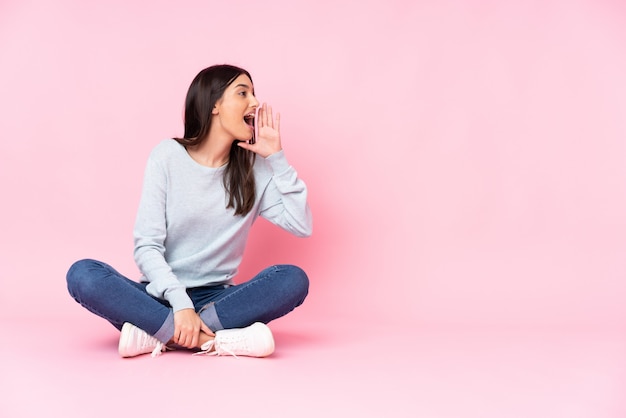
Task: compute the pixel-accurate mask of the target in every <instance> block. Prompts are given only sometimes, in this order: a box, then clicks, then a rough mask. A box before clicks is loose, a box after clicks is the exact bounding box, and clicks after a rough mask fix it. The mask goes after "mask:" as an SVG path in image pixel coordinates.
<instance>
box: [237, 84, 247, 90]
mask: <svg viewBox="0 0 626 418" xmlns="http://www.w3.org/2000/svg"><path fill="white" fill-rule="evenodd" d="M237 87H243V88H246V89H249V88H250V86H249V85H247V84H237V85H236V86H235V88H237Z"/></svg>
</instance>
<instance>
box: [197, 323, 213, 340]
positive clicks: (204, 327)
mask: <svg viewBox="0 0 626 418" xmlns="http://www.w3.org/2000/svg"><path fill="white" fill-rule="evenodd" d="M200 330H201V331H202V332H204V333H205V334H206V335H210V336H211V337H214V336H215V334H214V333H213V331H211V328H209V327H208V326H207V325H206V324H205V323H204V322H203V323H202V325H201V326H200Z"/></svg>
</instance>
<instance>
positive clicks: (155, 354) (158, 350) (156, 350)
mask: <svg viewBox="0 0 626 418" xmlns="http://www.w3.org/2000/svg"><path fill="white" fill-rule="evenodd" d="M166 349H167V347H166V346H165V344H163V343H162V342H161V341H158V342H157V343H156V347H154V350H152V354H150V356H152V357H158V356H160V355H161V353H162V352H163V351H165V350H166Z"/></svg>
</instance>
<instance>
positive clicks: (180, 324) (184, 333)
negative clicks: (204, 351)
mask: <svg viewBox="0 0 626 418" xmlns="http://www.w3.org/2000/svg"><path fill="white" fill-rule="evenodd" d="M200 331H203V332H204V333H206V334H208V335H211V336H212V335H214V334H213V332H212V331H211V330H210V329H209V327H207V326H206V324H205V323H204V322H203V321H202V319H200V316H199V315H198V314H197V313H196V311H194V310H193V309H181V310H180V311H178V312H176V313H175V314H174V336H173V337H172V341H173V342H174V343H176V344H178V345H180V346H182V347H186V348H195V347H199V344H198V341H199V339H198V338H199V335H200Z"/></svg>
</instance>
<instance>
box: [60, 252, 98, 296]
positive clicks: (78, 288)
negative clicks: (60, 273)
mask: <svg viewBox="0 0 626 418" xmlns="http://www.w3.org/2000/svg"><path fill="white" fill-rule="evenodd" d="M98 267H100V263H99V262H98V261H95V260H89V259H85V260H79V261H77V262H75V263H74V264H72V266H71V267H70V268H69V270H68V271H67V275H66V276H65V278H66V280H67V290H68V291H69V292H70V294H71V295H72V296H73V297H75V298H76V297H78V295H80V294H84V293H85V292H88V291H89V287H91V286H92V284H93V278H94V275H93V274H92V272H93V270H94V268H98Z"/></svg>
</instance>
